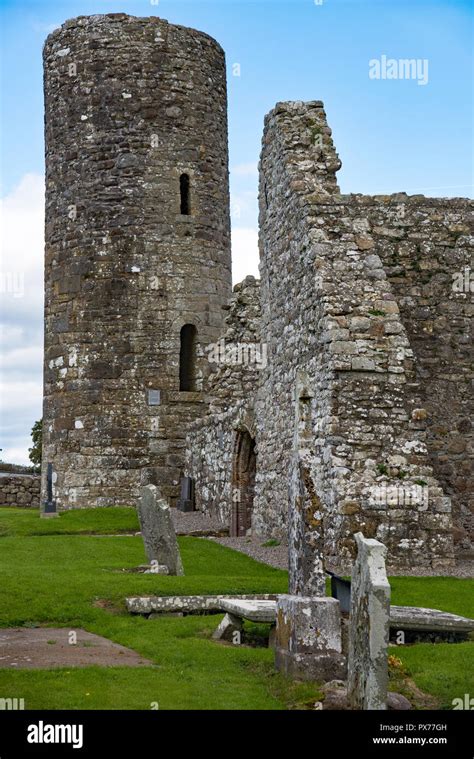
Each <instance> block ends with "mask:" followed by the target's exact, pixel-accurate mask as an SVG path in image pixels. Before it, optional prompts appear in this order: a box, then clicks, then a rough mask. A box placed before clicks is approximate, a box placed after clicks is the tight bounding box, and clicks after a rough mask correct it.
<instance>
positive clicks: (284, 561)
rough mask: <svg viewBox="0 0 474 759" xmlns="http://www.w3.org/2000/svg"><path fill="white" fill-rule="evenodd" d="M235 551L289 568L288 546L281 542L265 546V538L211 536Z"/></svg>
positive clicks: (280, 567) (275, 565)
mask: <svg viewBox="0 0 474 759" xmlns="http://www.w3.org/2000/svg"><path fill="white" fill-rule="evenodd" d="M211 540H215V542H216V543H220V544H221V545H222V546H227V548H233V549H234V551H240V552H241V553H245V554H247V556H250V557H251V558H252V559H256V561H262V562H263V563H264V564H269V565H270V566H271V567H276V568H277V569H288V546H287V544H286V543H281V544H280V545H278V546H265V545H263V544H264V543H265V540H264V539H263V538H255V537H252V538H211Z"/></svg>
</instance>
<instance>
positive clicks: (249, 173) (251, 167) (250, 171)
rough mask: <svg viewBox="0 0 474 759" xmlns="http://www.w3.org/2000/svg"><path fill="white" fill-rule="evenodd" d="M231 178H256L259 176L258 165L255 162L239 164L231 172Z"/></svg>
mask: <svg viewBox="0 0 474 759" xmlns="http://www.w3.org/2000/svg"><path fill="white" fill-rule="evenodd" d="M230 174H231V176H232V175H234V176H238V177H256V176H258V163H257V162H256V161H253V162H252V163H238V164H237V165H236V166H232V167H231V170H230Z"/></svg>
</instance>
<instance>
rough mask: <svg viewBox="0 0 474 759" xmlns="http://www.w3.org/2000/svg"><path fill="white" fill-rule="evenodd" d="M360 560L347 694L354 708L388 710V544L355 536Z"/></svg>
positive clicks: (353, 587) (354, 593)
mask: <svg viewBox="0 0 474 759" xmlns="http://www.w3.org/2000/svg"><path fill="white" fill-rule="evenodd" d="M355 539H356V543H357V549H358V552H357V561H356V563H355V566H354V570H353V574H352V585H351V616H350V631H349V662H348V666H349V672H348V684H347V686H348V697H349V703H350V706H351V708H352V709H386V708H387V687H388V661H387V653H388V641H389V632H390V584H389V582H388V579H387V573H386V570H385V556H386V554H387V549H386V547H385V546H384V545H383V544H382V543H379V541H378V540H371V539H368V538H364V536H363V535H362V533H361V532H358V533H357V534H356V535H355Z"/></svg>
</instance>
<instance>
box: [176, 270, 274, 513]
mask: <svg viewBox="0 0 474 759" xmlns="http://www.w3.org/2000/svg"><path fill="white" fill-rule="evenodd" d="M260 317H261V307H260V282H259V281H258V280H255V279H254V277H246V279H244V281H243V282H241V283H239V284H237V285H235V287H234V292H233V294H232V298H231V300H230V304H229V307H228V315H227V318H226V326H227V329H226V330H225V332H223V334H222V336H221V338H220V340H219V341H218V342H217V343H216V344H214V346H212V347H211V349H210V350H207V351H206V353H207V357H208V360H209V362H210V365H211V368H212V369H213V371H212V374H211V375H210V376H209V382H208V394H209V410H208V414H207V416H206V417H204V418H203V419H202V420H198V421H197V422H195V423H194V425H193V426H192V427H191V430H190V432H189V435H188V439H187V459H186V472H187V474H189V475H190V476H192V477H194V480H195V493H196V508H197V509H198V510H199V511H203V512H204V513H207V514H209V515H210V516H214V517H218V518H219V519H221V520H222V522H224V523H225V524H230V522H231V517H232V508H233V506H234V505H235V504H236V503H237V502H238V501H237V499H238V498H239V495H240V494H239V492H238V491H237V490H236V489H235V486H234V483H233V473H234V464H235V453H236V451H235V448H236V436H237V432H238V431H241V430H249V432H250V433H251V435H252V437H255V435H256V419H255V395H256V391H257V388H258V386H259V383H260V376H259V375H260V372H261V371H262V369H263V366H264V365H265V363H266V360H267V356H266V345H263V346H262V343H261V337H260ZM257 455H258V452H257Z"/></svg>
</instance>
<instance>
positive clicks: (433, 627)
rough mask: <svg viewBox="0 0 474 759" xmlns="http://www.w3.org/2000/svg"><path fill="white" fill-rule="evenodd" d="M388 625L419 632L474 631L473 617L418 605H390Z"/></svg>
mask: <svg viewBox="0 0 474 759" xmlns="http://www.w3.org/2000/svg"><path fill="white" fill-rule="evenodd" d="M390 627H392V628H396V629H397V630H419V631H420V632H458V633H468V632H472V631H474V619H469V618H468V617H461V616H459V615H458V614H449V613H448V612H447V611H439V610H438V609H424V608H422V607H419V606H391V607H390Z"/></svg>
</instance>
